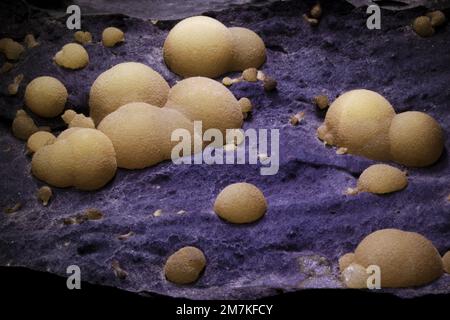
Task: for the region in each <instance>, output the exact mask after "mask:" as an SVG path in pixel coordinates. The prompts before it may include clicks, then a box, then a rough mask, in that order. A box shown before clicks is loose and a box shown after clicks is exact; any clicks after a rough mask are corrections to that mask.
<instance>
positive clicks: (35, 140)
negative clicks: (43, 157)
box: [27, 131, 56, 153]
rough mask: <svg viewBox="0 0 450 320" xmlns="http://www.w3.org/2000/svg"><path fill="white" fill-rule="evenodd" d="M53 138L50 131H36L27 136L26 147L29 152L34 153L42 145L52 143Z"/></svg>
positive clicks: (54, 138)
mask: <svg viewBox="0 0 450 320" xmlns="http://www.w3.org/2000/svg"><path fill="white" fill-rule="evenodd" d="M55 140H56V137H55V136H54V135H53V134H52V133H51V132H47V131H38V132H35V133H33V134H32V135H31V136H30V137H29V138H28V141H27V149H28V151H29V152H30V153H35V152H36V151H38V150H39V149H40V148H42V147H43V146H46V145H49V144H52V143H53V142H55Z"/></svg>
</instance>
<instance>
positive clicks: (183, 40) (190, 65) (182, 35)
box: [163, 16, 233, 78]
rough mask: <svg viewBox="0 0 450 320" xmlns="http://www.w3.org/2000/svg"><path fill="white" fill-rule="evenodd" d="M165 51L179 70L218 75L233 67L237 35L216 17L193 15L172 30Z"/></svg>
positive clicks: (189, 74) (168, 60) (169, 62)
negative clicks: (232, 33)
mask: <svg viewBox="0 0 450 320" xmlns="http://www.w3.org/2000/svg"><path fill="white" fill-rule="evenodd" d="M163 51H164V52H163V53H164V61H165V62H166V64H167V66H168V67H169V69H170V70H172V71H173V72H175V73H176V74H178V75H181V76H183V77H192V76H204V77H209V78H216V77H218V76H220V75H221V74H224V73H226V72H228V71H229V68H230V64H231V61H232V59H233V38H232V35H231V32H230V31H229V30H228V28H227V27H225V26H224V25H223V24H222V23H221V22H219V21H217V20H216V19H213V18H209V17H204V16H196V17H190V18H187V19H184V20H182V21H180V22H179V23H177V24H176V25H175V27H173V29H172V30H170V32H169V34H168V35H167V38H166V41H165V42H164V49H163Z"/></svg>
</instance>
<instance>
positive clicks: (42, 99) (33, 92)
mask: <svg viewBox="0 0 450 320" xmlns="http://www.w3.org/2000/svg"><path fill="white" fill-rule="evenodd" d="M67 96H68V93H67V89H66V87H65V86H64V84H62V82H61V81H59V80H58V79H56V78H53V77H48V76H43V77H37V78H35V79H33V80H32V81H31V82H30V83H29V84H28V85H27V87H26V89H25V104H26V106H27V107H28V108H30V110H31V111H33V112H34V113H35V114H37V115H38V116H41V117H44V118H52V117H56V116H57V115H59V114H61V113H62V112H63V110H64V107H65V105H66V102H67Z"/></svg>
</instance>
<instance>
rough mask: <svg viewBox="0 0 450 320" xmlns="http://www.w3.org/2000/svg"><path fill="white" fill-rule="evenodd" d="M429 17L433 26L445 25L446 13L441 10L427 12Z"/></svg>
mask: <svg viewBox="0 0 450 320" xmlns="http://www.w3.org/2000/svg"><path fill="white" fill-rule="evenodd" d="M427 17H428V18H430V22H431V25H432V26H433V27H440V26H442V25H444V24H445V21H446V18H445V14H444V13H443V12H442V11H440V10H436V11H432V12H429V13H427Z"/></svg>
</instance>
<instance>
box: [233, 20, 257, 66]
mask: <svg viewBox="0 0 450 320" xmlns="http://www.w3.org/2000/svg"><path fill="white" fill-rule="evenodd" d="M229 30H230V32H231V35H232V37H233V60H232V62H231V65H230V71H243V70H245V69H247V68H259V67H260V66H262V64H263V63H264V62H265V61H266V46H265V44H264V41H263V40H262V39H261V38H260V36H258V35H257V34H256V33H255V32H253V31H252V30H250V29H247V28H241V27H233V28H229Z"/></svg>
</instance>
